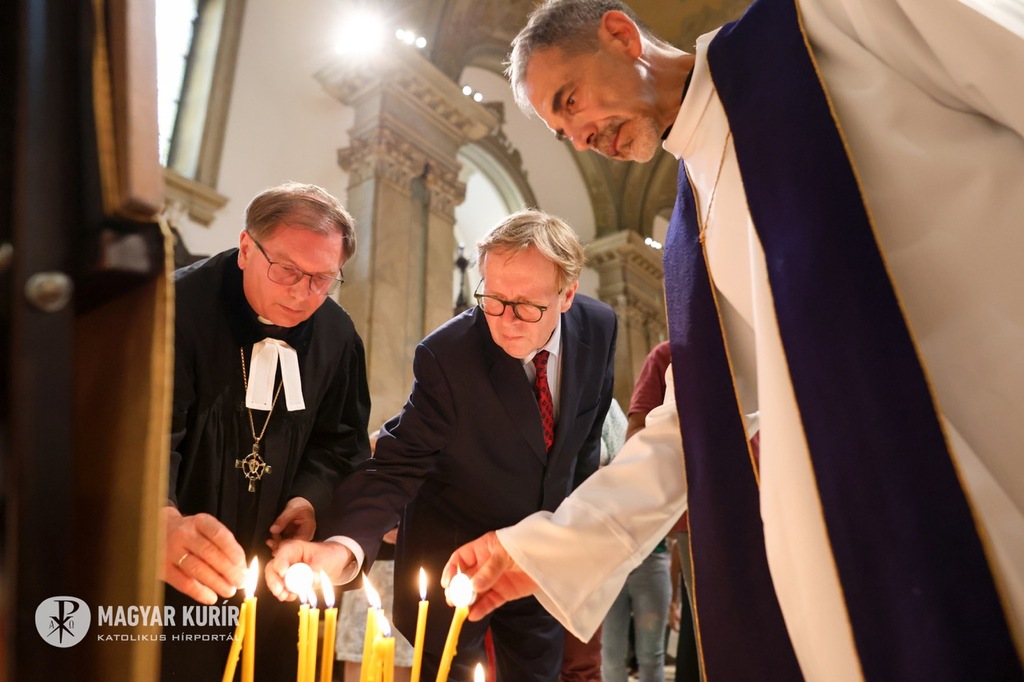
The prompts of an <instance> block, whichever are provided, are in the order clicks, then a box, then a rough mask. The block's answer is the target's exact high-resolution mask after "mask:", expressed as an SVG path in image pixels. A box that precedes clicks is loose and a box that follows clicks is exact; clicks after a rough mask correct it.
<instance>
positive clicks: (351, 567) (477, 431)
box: [267, 211, 617, 681]
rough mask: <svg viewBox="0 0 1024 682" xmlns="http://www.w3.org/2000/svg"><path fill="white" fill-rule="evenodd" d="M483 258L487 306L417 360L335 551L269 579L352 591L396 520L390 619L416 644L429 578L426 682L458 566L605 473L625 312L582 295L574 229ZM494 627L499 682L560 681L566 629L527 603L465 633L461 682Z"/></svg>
mask: <svg viewBox="0 0 1024 682" xmlns="http://www.w3.org/2000/svg"><path fill="white" fill-rule="evenodd" d="M479 255H480V274H481V275H482V276H483V280H482V282H481V284H480V286H479V287H478V290H477V292H476V299H477V302H478V304H479V305H478V306H477V307H476V308H474V309H472V310H469V311H466V312H465V313H463V314H461V315H459V316H458V317H456V318H454V319H453V320H451V321H450V322H448V323H446V324H444V325H442V326H441V327H439V328H438V329H437V330H435V331H434V332H433V333H431V334H430V335H429V336H427V337H426V338H425V339H424V340H423V341H422V342H421V343H420V344H419V346H418V347H417V348H416V357H415V360H414V365H413V372H414V375H415V382H414V384H413V387H412V393H411V394H410V396H409V400H408V402H407V403H406V405H405V407H404V408H403V409H402V411H401V412H400V413H399V414H398V415H397V416H396V417H394V418H393V419H391V420H390V421H388V422H387V423H386V424H385V425H384V428H383V430H382V433H381V436H380V439H379V440H378V442H377V450H376V455H375V457H374V459H373V460H371V461H370V462H368V463H367V464H366V466H364V467H363V468H362V469H361V470H360V471H358V472H357V473H356V474H355V475H354V476H352V477H351V478H349V479H348V481H346V483H345V484H344V485H343V487H342V488H341V489H340V490H339V492H338V493H337V495H336V496H335V500H336V507H335V509H334V510H332V514H331V518H330V520H324V521H323V522H322V523H321V530H323V531H324V532H325V533H330V534H332V535H335V536H338V537H335V538H332V539H334V540H338V541H337V542H331V541H329V542H326V543H323V544H319V545H316V544H308V543H303V542H299V541H295V542H287V543H284V544H282V546H281V548H280V549H279V550H278V552H277V554H276V557H275V560H274V562H273V563H272V564H271V565H270V566H269V567H268V569H267V582H268V585H269V586H270V587H271V589H272V590H273V591H274V593H275V594H278V595H279V596H285V597H287V596H288V595H287V594H286V593H285V591H284V585H283V583H282V581H281V576H282V575H283V573H284V571H285V570H286V569H287V567H288V566H289V565H290V564H291V563H293V562H295V561H299V560H304V561H307V562H309V563H311V564H312V565H313V568H314V569H317V568H323V569H325V570H327V571H328V573H329V574H331V575H332V576H333V577H334V578H335V579H338V580H350V579H351V578H352V577H353V576H354V575H356V573H357V570H358V568H360V567H361V566H363V565H365V562H366V561H370V560H372V559H373V558H374V557H375V556H376V553H377V549H378V547H379V545H380V538H381V536H382V535H383V534H384V533H385V532H386V531H387V530H389V529H390V528H393V527H394V526H395V525H396V524H398V523H399V521H401V525H400V527H399V528H400V529H399V536H398V544H397V548H396V558H395V620H396V623H397V625H398V628H399V629H400V630H401V631H402V632H403V633H404V634H405V635H406V636H407V637H409V636H412V635H413V634H414V628H415V624H416V609H417V603H418V602H419V599H420V595H419V592H418V590H417V574H418V572H419V569H420V567H421V566H422V567H423V568H425V569H426V571H427V575H428V576H429V578H430V580H429V585H430V587H429V591H428V594H427V597H428V599H430V602H431V606H430V619H429V622H428V625H427V635H426V647H425V655H424V673H423V678H424V679H433V678H434V677H435V675H436V672H437V666H438V662H439V659H440V655H441V652H442V649H443V647H444V642H445V637H446V634H447V630H448V624H449V622H450V621H451V611H450V610H447V611H446V607H445V599H444V595H443V593H442V592H441V591H440V588H439V585H438V578H439V577H440V575H441V569H442V567H443V566H444V563H445V561H446V560H447V558H448V555H450V554H451V552H452V550H454V549H455V548H456V547H458V546H459V545H460V544H462V543H463V542H466V541H468V540H470V539H472V538H474V537H477V536H478V535H480V534H481V533H482V532H485V531H487V530H491V529H494V528H499V527H501V526H503V525H507V524H508V523H510V522H514V521H518V520H520V519H522V518H524V517H526V516H528V515H529V514H531V513H533V512H535V511H539V510H552V509H554V508H555V507H557V506H558V504H559V503H560V502H561V501H562V500H563V499H564V498H565V496H566V495H567V494H568V493H569V492H570V491H571V490H572V489H573V488H575V487H576V485H577V484H579V483H580V482H581V481H582V480H583V479H584V478H586V477H587V476H588V475H589V474H590V473H592V472H593V471H595V470H596V469H597V465H598V458H599V453H600V440H601V425H602V423H603V421H604V417H605V414H606V413H607V411H608V406H609V404H610V403H611V397H612V378H613V377H612V368H613V363H614V357H615V334H616V329H617V325H616V319H615V314H614V312H613V311H612V310H611V308H609V307H608V306H607V305H605V304H603V303H600V302H598V301H595V300H593V299H591V298H588V297H586V296H582V295H580V294H578V293H577V288H578V286H579V282H578V279H579V274H580V271H581V269H582V267H583V262H584V255H583V248H582V246H581V245H580V243H579V239H578V237H577V236H576V234H575V233H574V232H573V231H572V229H571V228H570V227H569V226H568V225H566V224H565V223H564V222H563V221H562V220H559V219H558V218H555V217H554V216H550V215H547V214H545V213H542V212H540V211H520V212H518V213H516V214H513V215H512V216H510V217H508V218H507V219H506V220H504V221H502V222H501V223H500V224H499V225H498V226H496V227H495V228H494V229H493V230H492V231H491V232H490V233H489V234H488V235H487V236H486V237H485V238H484V239H483V240H482V241H481V242H480V245H479ZM581 568H584V567H581ZM488 627H489V628H490V629H491V632H492V634H493V638H494V646H495V656H496V662H497V667H498V672H499V679H504V680H554V679H557V678H558V673H559V669H560V667H561V664H562V643H563V639H564V636H565V635H564V630H563V628H562V626H560V625H559V624H558V623H557V622H556V621H555V620H554V618H552V617H551V616H550V615H549V614H547V613H546V612H545V611H544V609H543V608H541V606H540V605H539V604H538V603H537V602H536V600H534V599H532V598H531V599H524V600H520V601H518V602H516V603H514V604H509V605H507V606H506V607H503V608H502V609H498V610H497V611H496V612H494V613H493V614H492V615H491V616H490V617H489V618H486V619H484V620H483V621H481V622H478V623H466V624H465V626H464V627H463V630H462V635H461V637H460V639H459V644H458V654H457V656H456V658H455V663H454V665H453V667H452V673H451V679H455V680H467V681H468V680H471V679H472V666H473V664H475V663H476V662H477V661H480V660H482V658H483V656H484V653H483V640H484V634H485V632H486V630H487V629H488Z"/></svg>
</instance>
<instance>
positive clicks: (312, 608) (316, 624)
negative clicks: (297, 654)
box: [303, 585, 320, 682]
mask: <svg viewBox="0 0 1024 682" xmlns="http://www.w3.org/2000/svg"><path fill="white" fill-rule="evenodd" d="M306 626H307V627H308V628H309V630H308V633H309V634H308V635H307V636H306V677H305V679H303V682H315V680H316V641H317V638H318V637H319V635H320V609H318V608H317V603H316V593H315V592H314V591H313V586H312V585H310V587H309V620H308V621H307V623H306Z"/></svg>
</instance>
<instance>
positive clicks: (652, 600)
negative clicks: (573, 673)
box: [600, 343, 672, 682]
mask: <svg viewBox="0 0 1024 682" xmlns="http://www.w3.org/2000/svg"><path fill="white" fill-rule="evenodd" d="M667 345H668V344H667V343H663V344H659V345H658V346H655V348H654V350H652V351H651V352H650V353H649V354H648V356H647V358H646V359H645V360H644V365H643V367H642V368H641V369H640V375H639V376H638V377H637V382H636V385H635V386H634V387H633V396H632V398H631V399H630V402H629V417H628V418H627V417H625V415H622V410H621V409H620V410H619V414H620V415H622V417H623V424H622V426H623V428H622V429H621V431H620V435H619V441H618V443H616V444H615V448H614V449H613V450H611V457H609V462H606V463H610V462H611V461H612V459H614V456H615V455H616V454H618V451H619V450H620V449H621V448H622V446H623V445H624V444H625V443H626V441H627V440H629V438H631V437H632V436H633V435H634V434H635V433H636V432H637V431H639V430H640V429H642V428H643V427H644V417H645V416H646V415H647V412H649V411H650V410H651V409H652V408H653V407H654V406H656V405H660V404H661V403H662V402H663V401H664V390H662V393H661V395H658V394H657V391H656V390H655V389H656V388H657V385H658V382H659V381H660V382H661V383H662V384H664V380H665V379H664V377H665V369H666V368H667V362H666V363H664V364H661V361H662V360H664V359H665V358H667V355H668V354H667V348H666V347H667ZM659 370H660V379H659V376H658V374H659ZM638 396H639V398H638ZM655 400H657V402H654V401H655ZM648 402H654V404H653V405H650V406H648ZM670 564H671V556H670V555H669V553H668V545H667V543H666V541H665V540H662V541H661V542H659V543H658V544H657V545H655V547H654V549H653V550H651V552H650V554H648V555H647V557H646V558H645V559H644V560H643V561H642V562H641V563H640V565H639V566H637V567H636V568H634V569H633V570H632V571H631V572H630V574H629V577H627V578H626V584H625V585H623V586H622V590H621V591H620V592H619V595H618V596H617V597H616V598H615V601H614V602H612V605H611V608H609V609H608V614H607V615H606V616H605V617H604V622H603V623H602V625H601V630H600V631H601V633H602V634H601V677H602V679H603V681H604V682H627V679H628V665H627V663H628V661H629V657H630V656H629V652H630V631H632V633H633V636H632V640H633V647H632V650H633V652H634V653H635V656H636V664H637V674H638V676H639V678H640V682H663V681H664V679H665V633H666V626H667V625H668V617H669V608H670V606H671V602H672V584H671V572H670ZM631 623H632V628H631V627H630V624H631Z"/></svg>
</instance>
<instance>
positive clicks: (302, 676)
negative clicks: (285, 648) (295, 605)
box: [295, 595, 309, 682]
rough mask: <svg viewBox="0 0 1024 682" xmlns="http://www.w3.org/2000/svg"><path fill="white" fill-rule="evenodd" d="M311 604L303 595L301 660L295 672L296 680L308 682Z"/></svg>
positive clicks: (300, 638) (300, 625)
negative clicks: (307, 654) (307, 639)
mask: <svg viewBox="0 0 1024 682" xmlns="http://www.w3.org/2000/svg"><path fill="white" fill-rule="evenodd" d="M308 623H309V604H307V603H306V597H305V595H303V596H302V606H300V607H299V661H298V667H297V669H296V672H295V679H296V682H306V660H307V659H306V649H307V648H308V646H309V645H308V642H307V641H306V638H307V637H308V636H309V628H308V627H307V626H308Z"/></svg>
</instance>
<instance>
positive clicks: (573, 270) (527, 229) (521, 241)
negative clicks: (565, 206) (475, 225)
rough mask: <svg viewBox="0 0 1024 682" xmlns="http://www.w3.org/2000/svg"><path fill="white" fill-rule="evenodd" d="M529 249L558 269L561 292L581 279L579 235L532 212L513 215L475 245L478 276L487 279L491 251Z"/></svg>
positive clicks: (582, 260) (553, 219) (552, 218)
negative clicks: (486, 258) (486, 266)
mask: <svg viewBox="0 0 1024 682" xmlns="http://www.w3.org/2000/svg"><path fill="white" fill-rule="evenodd" d="M531 246H532V247H535V248H536V249H537V250H538V251H540V252H541V254H543V255H544V257H545V258H547V259H548V260H550V261H551V262H552V263H554V264H555V266H556V267H557V268H558V290H559V291H560V292H561V291H565V289H566V288H568V287H570V286H572V284H573V283H574V282H576V280H578V279H579V278H580V273H581V272H582V271H583V264H584V263H585V262H586V260H587V259H586V256H585V255H584V253H583V245H582V244H581V243H580V238H579V235H577V234H576V233H575V232H574V231H573V229H572V228H571V227H569V225H568V224H566V222H565V221H564V220H562V219H561V218H557V217H555V216H553V215H549V214H547V213H544V212H543V211H538V210H535V209H525V210H522V211H518V212H516V213H513V214H512V215H510V216H509V217H507V218H505V219H504V220H502V221H501V222H500V223H498V224H497V225H496V226H495V227H494V228H493V229H492V230H491V231H490V232H488V233H487V234H486V235H485V236H484V238H483V239H481V240H480V241H479V242H477V245H476V247H477V259H478V261H477V262H478V263H479V267H480V276H481V277H486V274H485V273H484V262H485V256H487V254H488V253H490V252H491V251H524V250H526V249H528V248H530V247H531Z"/></svg>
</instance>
